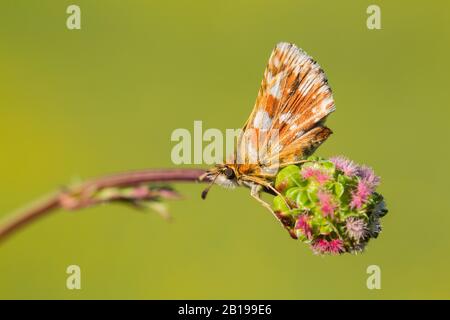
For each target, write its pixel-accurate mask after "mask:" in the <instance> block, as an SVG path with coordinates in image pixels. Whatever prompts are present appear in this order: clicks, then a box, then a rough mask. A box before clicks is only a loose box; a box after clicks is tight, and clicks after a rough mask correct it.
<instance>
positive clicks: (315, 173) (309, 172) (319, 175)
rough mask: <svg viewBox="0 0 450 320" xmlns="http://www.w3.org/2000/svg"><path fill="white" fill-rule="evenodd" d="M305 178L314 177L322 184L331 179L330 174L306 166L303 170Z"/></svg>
mask: <svg viewBox="0 0 450 320" xmlns="http://www.w3.org/2000/svg"><path fill="white" fill-rule="evenodd" d="M302 177H303V179H309V178H314V179H316V180H317V182H318V183H319V184H320V185H323V184H325V183H326V182H328V181H329V180H330V176H329V175H328V174H327V173H325V172H323V171H322V170H320V169H318V168H313V167H306V168H304V169H303V170H302Z"/></svg>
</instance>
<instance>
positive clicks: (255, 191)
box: [250, 184, 297, 239]
mask: <svg viewBox="0 0 450 320" xmlns="http://www.w3.org/2000/svg"><path fill="white" fill-rule="evenodd" d="M262 189H263V186H261V185H259V184H253V185H252V186H251V188H250V195H251V196H252V197H253V198H254V199H256V201H258V202H259V203H260V204H262V205H263V207H265V208H266V209H267V210H269V211H270V212H271V213H272V215H273V216H274V217H275V218H276V219H277V220H278V222H279V223H280V224H281V225H282V226H283V228H285V229H286V230H287V231H288V232H289V235H290V236H291V237H292V238H293V239H297V235H296V234H295V232H294V230H293V228H292V225H291V221H289V218H288V219H285V218H283V217H281V216H280V215H278V214H277V213H276V212H275V211H273V210H272V206H271V205H270V204H268V203H267V202H265V201H264V200H263V199H261V191H262Z"/></svg>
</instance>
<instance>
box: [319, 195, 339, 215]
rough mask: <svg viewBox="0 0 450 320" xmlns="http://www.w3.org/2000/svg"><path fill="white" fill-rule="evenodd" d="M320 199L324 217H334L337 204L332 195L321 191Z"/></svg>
mask: <svg viewBox="0 0 450 320" xmlns="http://www.w3.org/2000/svg"><path fill="white" fill-rule="evenodd" d="M317 197H318V198H319V204H320V210H321V211H322V215H323V216H333V215H334V210H335V209H336V204H335V203H334V201H333V197H332V195H331V194H330V193H328V192H325V191H319V192H318V193H317Z"/></svg>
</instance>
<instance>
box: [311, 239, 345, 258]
mask: <svg viewBox="0 0 450 320" xmlns="http://www.w3.org/2000/svg"><path fill="white" fill-rule="evenodd" d="M312 249H313V251H314V252H315V253H316V254H325V253H329V254H340V253H343V252H345V248H344V243H343V241H342V240H341V239H333V240H329V241H328V240H325V239H317V240H316V241H314V243H313V244H312Z"/></svg>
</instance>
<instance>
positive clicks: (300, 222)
mask: <svg viewBox="0 0 450 320" xmlns="http://www.w3.org/2000/svg"><path fill="white" fill-rule="evenodd" d="M295 229H296V230H300V231H301V232H302V234H303V235H305V237H307V238H308V239H311V237H312V229H311V225H310V224H309V218H308V216H307V215H306V214H301V215H299V216H298V218H297V223H296V224H295Z"/></svg>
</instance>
